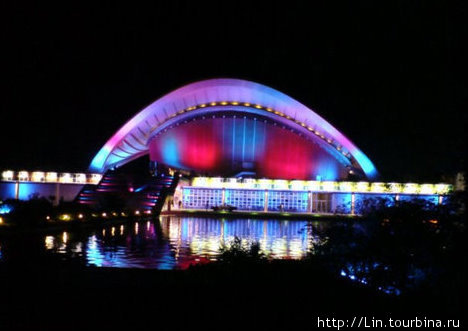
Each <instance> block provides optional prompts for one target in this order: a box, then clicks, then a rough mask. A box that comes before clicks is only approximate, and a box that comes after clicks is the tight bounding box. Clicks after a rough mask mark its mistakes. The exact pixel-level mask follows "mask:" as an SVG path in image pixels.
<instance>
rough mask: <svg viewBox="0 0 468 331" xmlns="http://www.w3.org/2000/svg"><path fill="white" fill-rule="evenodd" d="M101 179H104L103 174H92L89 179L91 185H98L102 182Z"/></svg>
mask: <svg viewBox="0 0 468 331" xmlns="http://www.w3.org/2000/svg"><path fill="white" fill-rule="evenodd" d="M101 179H102V175H101V174H91V175H90V178H89V182H90V183H91V184H98V183H99V182H100V181H101Z"/></svg>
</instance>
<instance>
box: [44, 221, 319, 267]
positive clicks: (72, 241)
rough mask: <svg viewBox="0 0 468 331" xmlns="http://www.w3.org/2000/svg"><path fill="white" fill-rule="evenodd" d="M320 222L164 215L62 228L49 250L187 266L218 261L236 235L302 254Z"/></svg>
mask: <svg viewBox="0 0 468 331" xmlns="http://www.w3.org/2000/svg"><path fill="white" fill-rule="evenodd" d="M314 226H317V227H320V226H321V225H320V223H319V222H310V221H285V220H258V219H256V220H255V219H211V218H195V217H169V216H163V217H161V218H159V219H157V220H153V221H140V222H135V223H129V224H125V225H117V226H106V227H102V228H100V229H97V230H90V231H89V232H88V233H86V232H83V231H80V232H76V233H74V232H62V233H59V234H53V235H47V236H45V237H44V238H43V247H44V249H45V250H46V251H47V252H49V253H52V254H56V255H62V256H63V257H64V258H65V259H81V260H82V261H83V262H84V263H86V264H87V265H96V266H98V267H117V268H119V267H122V268H155V269H185V268H187V267H188V266H190V265H191V264H196V263H204V262H209V261H212V260H216V259H217V257H218V255H219V250H220V247H222V245H223V244H225V245H227V246H229V243H230V242H232V241H233V240H234V238H235V237H238V238H240V239H242V242H243V243H244V244H245V245H249V244H250V243H253V242H258V243H259V244H260V248H261V250H262V252H263V253H265V254H267V255H269V256H271V257H272V258H281V259H300V258H302V257H304V256H305V255H306V254H307V252H309V251H310V250H311V248H312V247H313V245H314V243H315V242H317V241H318V240H319V238H318V237H317V235H315V234H314V231H313V229H314Z"/></svg>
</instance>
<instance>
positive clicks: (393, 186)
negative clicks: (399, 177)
mask: <svg viewBox="0 0 468 331" xmlns="http://www.w3.org/2000/svg"><path fill="white" fill-rule="evenodd" d="M388 191H389V192H390V193H401V192H402V191H403V185H402V184H400V183H388Z"/></svg>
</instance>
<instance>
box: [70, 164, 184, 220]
mask: <svg viewBox="0 0 468 331" xmlns="http://www.w3.org/2000/svg"><path fill="white" fill-rule="evenodd" d="M178 179H179V176H178V175H176V176H168V175H165V176H164V175H160V176H157V177H149V176H148V177H145V178H140V180H139V183H137V182H135V181H134V180H132V179H131V178H130V177H128V176H126V175H124V174H119V173H115V172H112V171H109V172H107V173H106V174H105V175H104V176H103V177H102V179H101V181H100V182H99V184H98V185H90V184H87V185H85V186H84V187H83V188H82V190H81V191H80V193H79V194H78V195H77V197H76V198H75V201H76V202H78V203H80V204H83V205H88V206H89V207H91V208H99V202H100V201H101V200H102V199H103V198H104V197H105V196H106V195H108V196H109V195H118V196H119V197H121V198H122V199H123V200H124V202H125V207H127V208H129V209H135V210H141V211H142V212H145V211H154V212H157V213H159V212H160V211H161V209H162V207H163V205H164V201H165V200H166V197H167V195H168V194H172V193H173V192H174V190H175V188H176V186H177V183H178ZM136 184H137V185H136Z"/></svg>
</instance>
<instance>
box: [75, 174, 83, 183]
mask: <svg viewBox="0 0 468 331" xmlns="http://www.w3.org/2000/svg"><path fill="white" fill-rule="evenodd" d="M73 179H74V182H75V183H83V184H84V183H86V175H85V174H74V175H73Z"/></svg>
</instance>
